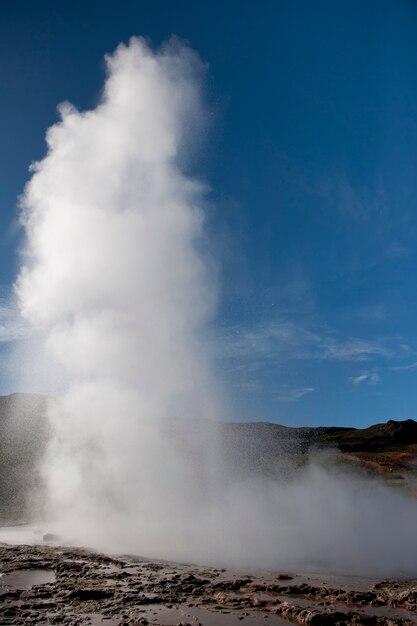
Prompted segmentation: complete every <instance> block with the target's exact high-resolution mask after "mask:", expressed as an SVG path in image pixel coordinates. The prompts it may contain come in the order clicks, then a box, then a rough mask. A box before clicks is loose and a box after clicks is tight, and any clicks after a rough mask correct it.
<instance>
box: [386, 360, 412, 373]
mask: <svg viewBox="0 0 417 626" xmlns="http://www.w3.org/2000/svg"><path fill="white" fill-rule="evenodd" d="M415 369H417V361H414V362H413V363H408V364H406V365H395V366H393V367H391V370H392V371H393V372H405V371H407V370H415Z"/></svg>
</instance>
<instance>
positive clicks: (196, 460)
mask: <svg viewBox="0 0 417 626" xmlns="http://www.w3.org/2000/svg"><path fill="white" fill-rule="evenodd" d="M106 63H107V78H106V82H105V86H104V91H103V95H102V99H101V101H100V103H99V104H98V105H97V107H96V108H95V109H93V110H90V111H86V112H79V111H78V110H76V109H75V108H74V107H73V106H72V105H70V104H68V103H64V104H62V105H60V113H61V120H60V121H59V122H58V123H57V124H55V125H54V126H52V127H51V128H50V129H49V130H48V132H47V144H48V152H47V155H46V157H45V158H44V159H43V160H42V161H40V162H38V163H35V164H34V165H33V167H32V172H33V173H32V177H31V179H30V181H29V182H28V184H27V186H26V189H25V192H24V196H23V200H22V220H23V224H24V228H25V232H26V245H25V250H24V257H23V262H22V267H21V270H20V274H19V277H18V279H17V282H16V293H17V298H18V302H19V308H20V312H21V315H22V317H23V319H24V320H25V321H26V322H27V323H28V324H29V326H30V328H31V337H32V338H31V339H30V340H29V341H28V348H27V352H26V354H25V355H24V359H25V361H26V364H27V368H29V367H34V364H36V372H35V373H34V376H35V379H36V380H38V381H39V385H41V386H43V387H44V388H47V389H48V390H50V391H51V392H52V393H53V394H54V399H53V400H51V401H49V403H48V410H47V412H48V420H49V424H50V428H51V433H52V435H51V438H50V443H49V445H48V449H47V452H46V456H45V460H44V462H43V480H44V484H45V489H46V506H45V519H46V520H47V522H48V524H49V525H50V527H51V529H55V530H57V531H58V532H60V533H61V534H62V536H63V537H68V538H69V539H71V540H72V541H74V542H79V543H83V544H85V545H90V546H92V547H97V548H101V549H103V548H104V549H107V550H112V551H129V552H132V553H138V554H142V555H145V556H153V557H162V558H170V559H178V560H184V559H185V560H195V561H196V560H198V561H202V562H207V563H212V564H216V563H218V564H229V565H245V566H256V567H271V568H274V567H285V568H289V569H291V568H296V569H301V568H304V569H308V568H310V569H311V568H315V569H322V570H327V571H343V572H349V573H366V574H370V573H372V574H378V575H390V574H394V573H395V574H399V573H400V574H416V573H417V567H416V563H417V545H416V542H415V529H416V521H417V504H416V502H414V501H412V500H410V499H407V498H406V497H404V496H401V495H399V494H395V493H393V492H392V491H390V490H389V489H387V488H386V487H384V486H383V485H380V484H375V485H372V486H370V485H369V484H366V485H364V484H362V483H357V482H356V481H355V480H352V478H351V477H347V476H344V475H343V474H340V475H339V474H335V473H334V472H332V471H328V470H326V469H323V468H322V467H320V466H319V465H318V464H315V463H311V464H309V465H307V466H306V467H305V468H304V469H303V470H302V471H300V472H297V473H296V475H295V478H292V479H291V480H286V481H285V480H277V477H274V476H272V477H265V476H264V475H263V474H262V473H259V475H257V474H254V475H253V476H249V475H247V474H245V475H241V474H239V473H236V472H234V471H232V470H231V468H230V463H229V462H228V459H229V455H228V453H226V454H225V453H224V449H223V447H222V442H221V437H220V436H219V429H218V428H217V427H216V420H219V419H221V418H223V417H224V416H225V414H226V410H225V406H227V401H226V399H225V392H224V390H223V388H222V385H221V384H220V381H218V380H217V378H216V374H215V371H214V370H215V368H214V365H213V362H212V359H211V357H210V355H211V352H212V349H211V346H210V345H209V343H208V341H207V338H206V332H205V330H206V328H207V326H208V325H209V324H210V323H211V322H212V321H213V320H214V318H215V315H216V303H217V299H218V290H217V285H216V277H215V275H214V272H213V263H212V260H211V257H210V255H209V251H208V250H207V249H206V245H205V240H204V193H205V185H204V184H202V183H201V182H199V181H197V180H195V179H194V178H192V177H190V176H188V175H187V173H186V172H187V154H188V149H187V147H188V146H189V145H190V141H191V139H192V136H191V135H194V136H195V134H196V129H197V128H198V125H199V120H203V118H204V107H203V103H202V98H201V90H200V85H201V81H202V77H203V73H204V65H203V63H202V62H201V61H200V59H199V58H198V56H197V55H196V53H194V52H193V51H192V50H190V49H189V48H187V47H186V46H185V45H183V44H182V43H181V42H179V41H177V40H172V41H170V42H168V43H167V44H166V45H165V46H163V47H162V48H161V49H160V50H157V51H153V50H151V49H150V47H149V46H148V45H147V44H146V43H145V42H144V41H143V40H142V39H137V38H133V39H131V41H130V42H129V44H128V45H127V46H126V45H120V46H119V47H118V48H117V50H116V51H115V52H114V53H113V54H112V55H108V56H107V57H106ZM173 416H174V417H182V418H193V417H198V418H200V419H201V418H203V419H204V420H209V421H210V420H211V426H210V427H207V426H204V425H203V422H197V421H195V422H194V424H197V425H198V427H201V429H202V430H203V431H204V436H201V437H200V439H199V444H198V445H197V446H195V445H194V443H193V440H190V441H187V437H188V435H187V433H188V432H189V426H187V427H185V426H184V422H183V423H181V422H180V421H177V422H176V424H177V427H176V429H175V436H173V435H172V432H170V430H169V429H167V428H166V423H167V420H169V419H170V418H172V417H173ZM200 434H201V433H200ZM281 465H282V464H281ZM284 465H285V464H284Z"/></svg>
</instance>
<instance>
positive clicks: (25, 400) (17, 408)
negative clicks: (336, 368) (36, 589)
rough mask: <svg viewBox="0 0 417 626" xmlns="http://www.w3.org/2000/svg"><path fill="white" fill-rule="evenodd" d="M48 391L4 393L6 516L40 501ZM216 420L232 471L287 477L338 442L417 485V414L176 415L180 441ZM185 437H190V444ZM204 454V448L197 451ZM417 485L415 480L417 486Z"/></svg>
mask: <svg viewBox="0 0 417 626" xmlns="http://www.w3.org/2000/svg"><path fill="white" fill-rule="evenodd" d="M46 402H47V399H46V398H45V397H44V396H36V395H30V394H12V395H10V396H0V523H3V524H4V523H8V522H12V521H16V520H23V519H26V518H27V517H28V515H29V512H33V511H34V510H35V511H36V507H38V506H39V501H40V499H39V493H40V491H41V490H42V481H41V474H40V471H39V468H40V465H41V461H42V458H43V454H44V451H45V446H46V444H47V441H48V432H49V429H48V422H47V419H46ZM212 428H216V431H217V435H218V436H219V441H220V447H221V448H222V450H223V453H224V454H223V457H224V459H226V462H227V465H228V468H229V469H230V472H231V474H232V475H236V474H238V475H239V477H240V478H246V477H249V476H253V475H267V476H270V477H273V478H279V479H281V480H282V479H284V480H285V478H286V476H287V475H288V474H290V473H291V472H293V471H294V468H295V467H300V466H302V465H303V464H305V463H306V461H307V460H308V458H309V456H310V454H311V452H312V451H313V450H315V451H318V452H319V453H320V451H326V450H329V449H332V450H334V451H335V452H334V454H333V457H334V458H336V460H337V462H341V463H344V464H350V465H352V464H353V465H354V466H356V467H359V466H360V467H362V468H365V469H366V470H367V471H368V472H372V473H377V474H380V475H382V476H384V477H386V476H388V478H389V479H396V480H403V479H406V482H407V481H408V483H409V484H411V485H414V483H415V484H416V488H417V422H415V421H414V420H412V419H408V420H404V421H394V420H389V421H388V422H386V423H381V424H375V425H374V426H370V427H369V428H363V429H357V428H342V427H318V428H309V427H303V428H293V427H289V426H282V425H279V424H272V423H269V422H223V423H220V424H216V425H215V426H212V425H210V424H208V423H206V422H205V423H203V422H201V421H198V420H179V421H176V420H172V421H170V424H169V429H168V430H169V432H170V436H171V437H172V440H173V442H174V441H175V440H177V441H178V443H179V445H182V446H183V449H184V450H185V449H187V451H190V450H192V453H193V454H194V455H198V454H199V450H203V449H204V446H205V445H206V435H207V434H209V432H210V430H211V429H212ZM184 442H185V444H184ZM197 458H198V456H197ZM412 489H414V487H412Z"/></svg>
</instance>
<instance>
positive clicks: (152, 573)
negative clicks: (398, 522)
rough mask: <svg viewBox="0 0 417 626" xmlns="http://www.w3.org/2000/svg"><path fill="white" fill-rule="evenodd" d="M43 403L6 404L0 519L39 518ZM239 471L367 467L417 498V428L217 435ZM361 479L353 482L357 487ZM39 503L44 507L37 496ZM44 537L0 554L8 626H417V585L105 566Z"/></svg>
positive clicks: (1, 607)
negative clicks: (315, 463)
mask: <svg viewBox="0 0 417 626" xmlns="http://www.w3.org/2000/svg"><path fill="white" fill-rule="evenodd" d="M45 408H46V399H45V398H43V397H40V396H28V395H22V394H14V395H12V396H7V397H0V517H1V523H2V524H3V525H4V524H9V523H17V522H19V521H26V520H28V519H30V517H31V513H33V512H35V514H36V513H37V512H39V507H40V506H41V500H42V497H41V495H42V480H41V474H40V471H39V468H40V465H41V461H42V458H43V454H44V451H45V446H46V444H47V441H48V426H47V420H46V417H45ZM207 428H209V429H210V428H211V426H210V427H208V426H207V425H204V426H202V423H201V422H200V423H199V424H197V426H196V422H184V421H183V422H182V423H181V425H180V426H178V423H176V422H172V423H170V425H169V427H168V429H167V430H168V431H169V432H170V433H171V435H170V436H172V437H177V438H178V437H180V438H182V440H181V442H180V443H181V445H182V446H183V448H184V450H190V449H191V450H192V451H193V453H196V451H197V453H198V446H199V445H200V446H201V445H202V443H201V439H202V437H203V435H204V433H205V432H207V431H206V430H205V429H207ZM216 429H217V432H218V433H220V441H221V443H222V446H224V451H225V453H226V454H225V456H227V459H228V462H229V463H230V468H231V471H234V472H238V473H239V474H245V473H247V474H248V475H253V474H254V473H259V474H262V475H269V476H275V477H276V478H277V480H285V479H286V477H287V475H288V473H291V472H296V471H297V469H298V468H300V467H302V466H303V464H305V463H306V462H308V460H309V458H311V456H312V455H315V456H316V457H317V459H318V460H319V462H325V463H329V462H330V463H332V464H338V465H341V466H342V467H344V466H346V467H348V468H349V467H351V466H354V467H355V468H360V471H359V472H355V477H356V478H357V477H358V476H362V477H364V479H366V480H369V478H370V477H373V476H375V475H377V476H379V477H382V478H383V479H384V480H387V481H388V482H389V483H390V484H392V485H393V486H395V487H396V488H399V486H400V488H401V489H403V490H405V491H406V492H407V493H409V495H410V496H413V497H414V496H415V491H416V475H417V466H416V458H417V424H416V422H414V421H413V420H406V421H402V422H397V421H393V420H390V421H388V422H387V423H381V424H377V425H375V426H371V427H370V428H366V429H362V430H360V429H353V428H325V427H323V428H288V427H285V426H280V425H277V424H270V423H263V422H256V423H224V424H220V425H217V426H216ZM356 478H355V479H356ZM35 496H36V497H35ZM54 542H55V543H56V542H57V540H56V538H54V537H53V536H48V535H45V536H44V537H43V539H42V534H40V536H39V537H38V544H37V545H6V544H0V626H7V625H12V624H13V625H20V626H22V625H23V624H40V625H46V624H48V625H50V624H64V625H68V626H69V625H71V626H75V625H80V626H84V625H91V626H95V625H98V624H109V625H110V626H123V625H128V624H129V625H136V626H139V625H141V626H146V625H147V624H160V625H162V624H163V625H173V624H176V625H182V626H185V625H193V626H198V625H199V624H200V625H207V626H217V625H218V626H226V625H229V624H230V625H233V624H238V623H241V622H242V623H243V624H248V625H251V624H252V625H254V626H255V625H256V626H260V625H261V624H262V625H265V624H271V625H276V626H280V625H285V624H288V623H290V622H293V623H298V624H311V625H312V626H314V625H319V626H320V625H323V626H331V625H333V624H334V625H338V626H347V625H351V624H358V625H364V626H365V625H370V626H372V625H375V626H376V625H381V626H400V625H404V626H406V625H408V624H415V623H417V580H370V579H360V578H355V577H347V576H325V575H322V574H320V575H312V574H308V575H306V574H302V573H301V574H300V573H298V574H295V573H291V574H289V573H287V572H261V571H253V570H251V571H237V570H226V569H218V568H213V567H210V568H207V567H203V566H197V565H190V564H178V563H168V562H161V561H149V560H147V559H141V558H138V557H135V558H134V557H132V556H127V555H123V556H120V555H119V556H109V555H103V554H97V553H94V552H92V551H87V550H83V549H81V548H74V547H70V546H63V547H60V546H58V545H52V544H53V543H54Z"/></svg>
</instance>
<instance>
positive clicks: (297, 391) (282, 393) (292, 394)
mask: <svg viewBox="0 0 417 626" xmlns="http://www.w3.org/2000/svg"><path fill="white" fill-rule="evenodd" d="M314 391H315V388H314V387H299V388H293V389H291V388H287V387H282V388H280V389H278V390H276V391H275V392H274V394H273V396H274V398H275V400H279V401H280V402H296V401H297V400H300V398H302V397H303V396H305V395H307V394H310V393H313V392H314Z"/></svg>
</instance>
